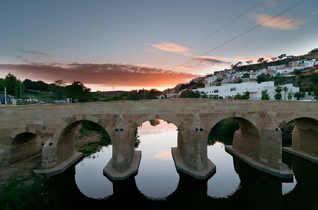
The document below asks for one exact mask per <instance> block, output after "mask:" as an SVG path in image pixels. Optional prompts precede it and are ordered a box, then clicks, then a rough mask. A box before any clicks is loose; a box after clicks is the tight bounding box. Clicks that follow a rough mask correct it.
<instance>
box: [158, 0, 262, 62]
mask: <svg viewBox="0 0 318 210" xmlns="http://www.w3.org/2000/svg"><path fill="white" fill-rule="evenodd" d="M264 1H265V0H262V1H260V2H259V3H257V4H256V5H254V6H253V7H251V8H249V9H248V10H247V11H245V12H244V13H242V14H240V15H239V16H237V17H236V18H234V19H233V20H231V21H230V22H228V23H227V24H225V25H224V26H222V27H221V28H219V29H218V30H216V31H214V32H213V33H211V34H210V35H208V36H207V37H205V38H204V39H202V40H201V41H199V42H197V43H196V44H194V45H192V46H191V47H190V48H188V50H190V49H192V48H194V47H195V46H197V45H198V44H200V43H201V42H203V41H205V40H206V39H208V38H210V37H211V36H213V35H214V34H216V33H217V32H219V31H221V30H222V29H223V28H225V27H227V26H228V25H230V24H231V23H233V22H234V21H236V20H237V19H239V18H240V17H242V16H243V15H245V14H246V13H248V12H249V11H251V10H252V9H254V8H255V7H257V6H258V5H260V4H261V3H263V2H264ZM185 52H187V50H185V51H183V52H181V53H178V54H177V55H176V56H175V57H173V58H171V59H170V60H168V61H167V62H165V63H164V64H162V65H161V66H159V68H161V67H162V66H163V65H165V64H167V63H169V62H170V61H172V60H174V59H175V58H177V57H179V56H180V55H181V54H183V53H185Z"/></svg>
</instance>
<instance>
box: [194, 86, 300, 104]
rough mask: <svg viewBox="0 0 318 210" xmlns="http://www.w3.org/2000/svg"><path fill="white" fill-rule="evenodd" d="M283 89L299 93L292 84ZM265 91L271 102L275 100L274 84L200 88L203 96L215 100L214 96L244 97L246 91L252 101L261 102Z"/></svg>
mask: <svg viewBox="0 0 318 210" xmlns="http://www.w3.org/2000/svg"><path fill="white" fill-rule="evenodd" d="M281 87H287V88H288V92H290V91H292V92H293V93H296V92H299V88H298V87H293V85H292V84H286V85H282V86H281ZM265 89H267V93H268V94H269V96H270V100H275V98H274V95H275V94H276V91H275V89H276V87H275V86H274V82H262V83H231V84H222V85H221V86H209V87H207V88H198V91H199V92H200V93H201V94H203V93H205V94H206V95H207V96H208V97H209V98H213V97H214V96H218V97H220V96H222V98H227V97H235V96H236V95H238V94H241V95H243V94H245V93H246V91H248V92H249V93H250V99H251V100H261V97H262V94H261V92H262V91H263V90H265ZM281 94H282V99H284V94H285V93H284V91H282V92H281ZM286 98H287V96H286ZM292 100H294V97H293V98H292Z"/></svg>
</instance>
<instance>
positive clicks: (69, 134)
mask: <svg viewBox="0 0 318 210" xmlns="http://www.w3.org/2000/svg"><path fill="white" fill-rule="evenodd" d="M84 120H87V121H91V122H94V123H96V124H98V125H100V126H101V127H103V128H104V129H105V130H106V131H107V129H106V128H105V127H104V126H103V125H101V124H100V118H99V117H97V116H94V115H81V116H76V117H72V118H69V119H66V120H65V121H64V122H63V123H62V124H61V125H60V126H59V128H58V129H57V131H56V132H55V133H54V135H53V138H52V140H51V141H50V142H51V143H52V144H53V145H55V146H56V153H57V163H61V162H63V161H64V160H65V159H67V158H68V157H70V156H72V155H73V154H74V153H75V152H76V151H75V142H74V134H75V131H76V129H77V127H78V126H79V125H80V124H81V123H82V121H84ZM107 132H108V131H107ZM108 133H109V132H108Z"/></svg>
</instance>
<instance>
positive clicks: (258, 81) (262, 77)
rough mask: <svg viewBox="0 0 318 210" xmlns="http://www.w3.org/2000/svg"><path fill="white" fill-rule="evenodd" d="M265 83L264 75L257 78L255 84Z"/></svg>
mask: <svg viewBox="0 0 318 210" xmlns="http://www.w3.org/2000/svg"><path fill="white" fill-rule="evenodd" d="M265 81H266V75H265V74H264V73H262V74H260V75H258V76H257V83H261V82H265Z"/></svg>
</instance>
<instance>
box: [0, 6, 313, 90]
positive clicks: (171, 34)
mask: <svg viewBox="0 0 318 210" xmlns="http://www.w3.org/2000/svg"><path fill="white" fill-rule="evenodd" d="M297 3H298V4H297ZM275 15H277V16H276V17H272V16H275ZM271 17H272V18H271ZM317 23H318V1H317V0H262V1H261V0H236V1H234V0H160V1H159V0H158V1H155V0H134V1H132V0H116V1H110V0H91V1H88V0H54V1H53V0H52V1H43V0H28V1H24V0H15V1H5V0H3V1H0V78H4V77H5V75H7V74H8V73H9V72H11V73H12V74H14V75H15V76H17V77H18V78H20V79H21V80H24V79H26V78H28V79H31V80H33V81H37V80H42V81H44V82H46V83H52V82H54V81H55V80H58V79H62V80H64V81H66V82H67V83H71V82H73V81H78V80H79V81H81V82H83V83H84V84H85V85H86V86H88V87H90V88H91V89H92V90H93V91H96V90H102V91H111V90H113V89H114V90H131V89H140V88H145V89H150V88H157V89H160V90H162V89H165V88H167V87H174V86H175V85H177V84H179V83H186V82H189V81H190V80H191V79H193V78H196V77H198V76H205V75H207V74H212V73H213V72H214V71H215V70H222V69H225V68H227V69H229V68H230V65H231V64H232V63H233V64H235V63H237V62H238V61H242V62H243V64H245V61H246V60H254V62H256V61H257V59H258V58H259V57H264V58H266V59H269V58H271V57H273V56H275V57H277V56H278V55H280V54H287V55H302V54H306V53H308V52H309V51H310V50H312V49H314V48H317V47H318V27H317Z"/></svg>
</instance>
